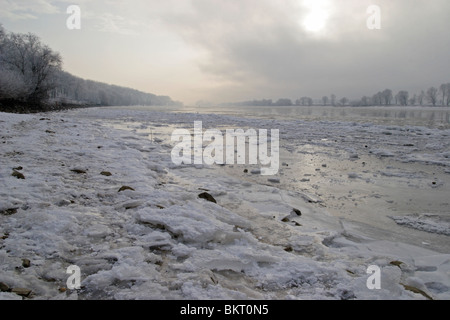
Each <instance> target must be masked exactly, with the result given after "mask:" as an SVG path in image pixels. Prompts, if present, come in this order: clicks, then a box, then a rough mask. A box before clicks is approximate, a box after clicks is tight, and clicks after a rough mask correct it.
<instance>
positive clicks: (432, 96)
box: [427, 87, 438, 106]
mask: <svg viewBox="0 0 450 320" xmlns="http://www.w3.org/2000/svg"><path fill="white" fill-rule="evenodd" d="M437 95H438V89H436V88H435V87H431V88H429V89H428V90H427V100H428V102H429V103H431V104H432V105H433V106H435V105H436V103H437V99H438V98H437Z"/></svg>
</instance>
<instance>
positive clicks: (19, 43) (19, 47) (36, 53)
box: [0, 33, 61, 106]
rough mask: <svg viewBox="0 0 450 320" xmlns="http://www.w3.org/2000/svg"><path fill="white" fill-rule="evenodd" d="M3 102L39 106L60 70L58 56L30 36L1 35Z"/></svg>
mask: <svg viewBox="0 0 450 320" xmlns="http://www.w3.org/2000/svg"><path fill="white" fill-rule="evenodd" d="M0 47H1V52H0V63H1V71H0V72H1V74H0V76H1V82H2V84H3V85H4V86H2V88H4V89H3V91H6V92H2V96H1V97H0V98H2V99H18V100H21V101H22V102H26V103H28V104H31V105H33V106H40V105H41V104H42V103H43V102H44V101H45V100H46V98H47V97H48V93H49V90H50V89H51V88H52V87H53V85H54V81H52V80H53V79H52V76H54V74H55V72H56V71H58V70H60V69H61V56H60V55H59V54H58V53H55V52H53V51H52V50H51V49H50V48H49V47H48V46H46V45H44V44H42V43H41V41H40V39H39V38H38V37H37V36H36V35H34V34H31V33H28V34H18V33H9V34H4V35H3V37H2V40H1V45H0Z"/></svg>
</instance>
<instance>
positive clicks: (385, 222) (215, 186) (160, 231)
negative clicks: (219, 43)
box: [0, 108, 450, 299]
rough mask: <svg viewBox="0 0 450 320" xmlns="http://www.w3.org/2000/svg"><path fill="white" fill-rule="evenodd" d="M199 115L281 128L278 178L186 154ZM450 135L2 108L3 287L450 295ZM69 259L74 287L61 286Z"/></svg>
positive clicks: (143, 295)
mask: <svg viewBox="0 0 450 320" xmlns="http://www.w3.org/2000/svg"><path fill="white" fill-rule="evenodd" d="M200 120H201V121H203V124H204V126H205V128H206V127H210V128H219V129H222V128H230V127H238V128H255V129H261V128H267V129H271V128H272V129H280V136H281V139H282V141H281V142H280V146H281V148H282V150H281V159H280V160H281V161H280V163H283V165H282V166H281V168H280V172H279V174H278V175H277V176H276V178H277V179H279V180H272V182H271V181H268V177H264V176H261V175H255V174H251V173H250V172H251V169H252V167H251V166H245V165H234V166H211V167H209V166H187V165H184V166H175V165H174V164H173V163H172V161H171V158H170V152H171V149H172V147H173V144H171V142H170V133H171V132H172V130H173V129H174V128H186V129H190V130H192V129H193V123H194V121H200ZM449 135H450V131H449V130H441V129H435V128H425V127H413V126H381V125H374V124H361V123H344V122H332V121H326V122H325V121H300V120H270V119H251V118H242V117H233V116H230V115H217V114H196V113H189V114H181V113H164V112H146V111H143V110H126V109H121V108H92V109H80V110H71V111H66V112H61V113H50V114H38V115H13V114H4V113H0V147H1V153H0V182H1V187H0V283H3V286H4V285H6V286H7V287H9V290H7V289H4V290H5V291H4V292H0V299H22V296H20V295H18V294H16V293H14V292H17V291H15V290H14V289H15V288H25V289H28V290H32V293H31V294H29V295H28V296H27V299H429V298H432V299H450V280H449V278H450V277H449V276H450V241H449V230H450V221H449V211H448V194H449V185H450V184H449V183H450V174H449V173H450V151H449V143H450V142H449V139H448V136H449ZM14 168H16V169H15V170H14ZM244 169H248V171H249V172H247V173H244ZM13 172H18V173H21V174H23V177H24V178H25V179H20V175H19V174H17V173H16V174H15V176H13V175H12V173H13ZM273 181H277V182H276V183H274V182H273ZM278 181H279V182H278ZM123 186H128V187H130V188H132V190H130V189H128V190H124V191H120V192H119V190H120V189H121V187H123ZM204 191H207V192H209V193H210V194H211V195H212V196H213V197H214V198H215V199H216V200H217V203H212V202H209V201H206V200H204V199H200V198H199V197H198V195H199V194H200V193H202V192H204ZM294 208H295V209H298V210H300V211H301V216H297V215H296V214H295V213H293V209H294ZM23 259H28V260H29V262H30V263H29V265H28V264H27V263H26V260H25V261H24V260H23ZM70 265H77V266H79V267H80V269H81V289H79V290H69V289H66V280H67V279H68V276H69V275H68V274H67V273H66V269H67V267H68V266H70ZM370 265H377V266H379V267H380V268H381V289H379V290H376V289H375V290H369V289H368V288H367V285H366V282H367V279H368V277H369V276H370V274H367V273H366V270H367V268H368V267H369V266H370Z"/></svg>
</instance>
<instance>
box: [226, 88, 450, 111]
mask: <svg viewBox="0 0 450 320" xmlns="http://www.w3.org/2000/svg"><path fill="white" fill-rule="evenodd" d="M221 105H222V106H225V107H226V106H274V107H276V106H314V105H316V106H355V107H357V106H358V107H369V106H394V105H395V106H437V105H440V106H450V83H443V84H441V85H440V86H439V88H436V87H430V88H429V89H428V90H426V91H423V90H422V91H421V92H420V93H419V94H413V95H412V96H411V95H410V94H409V92H408V91H406V90H401V91H399V92H398V93H396V94H395V95H394V93H393V91H392V90H390V89H386V90H383V91H379V92H377V93H375V94H374V95H372V96H363V97H362V98H361V99H357V100H350V99H348V98H347V97H342V98H339V99H338V98H337V97H336V95H335V94H332V95H330V96H323V97H322V98H321V99H313V98H311V97H302V98H299V99H296V100H295V101H292V100H291V99H287V98H282V99H278V100H276V101H273V100H272V99H263V100H249V101H241V102H229V103H222V104H221Z"/></svg>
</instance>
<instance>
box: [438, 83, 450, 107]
mask: <svg viewBox="0 0 450 320" xmlns="http://www.w3.org/2000/svg"><path fill="white" fill-rule="evenodd" d="M439 91H440V92H441V94H442V105H443V106H445V105H447V106H448V105H449V104H450V83H443V84H441V86H440V87H439ZM446 98H447V99H446Z"/></svg>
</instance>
